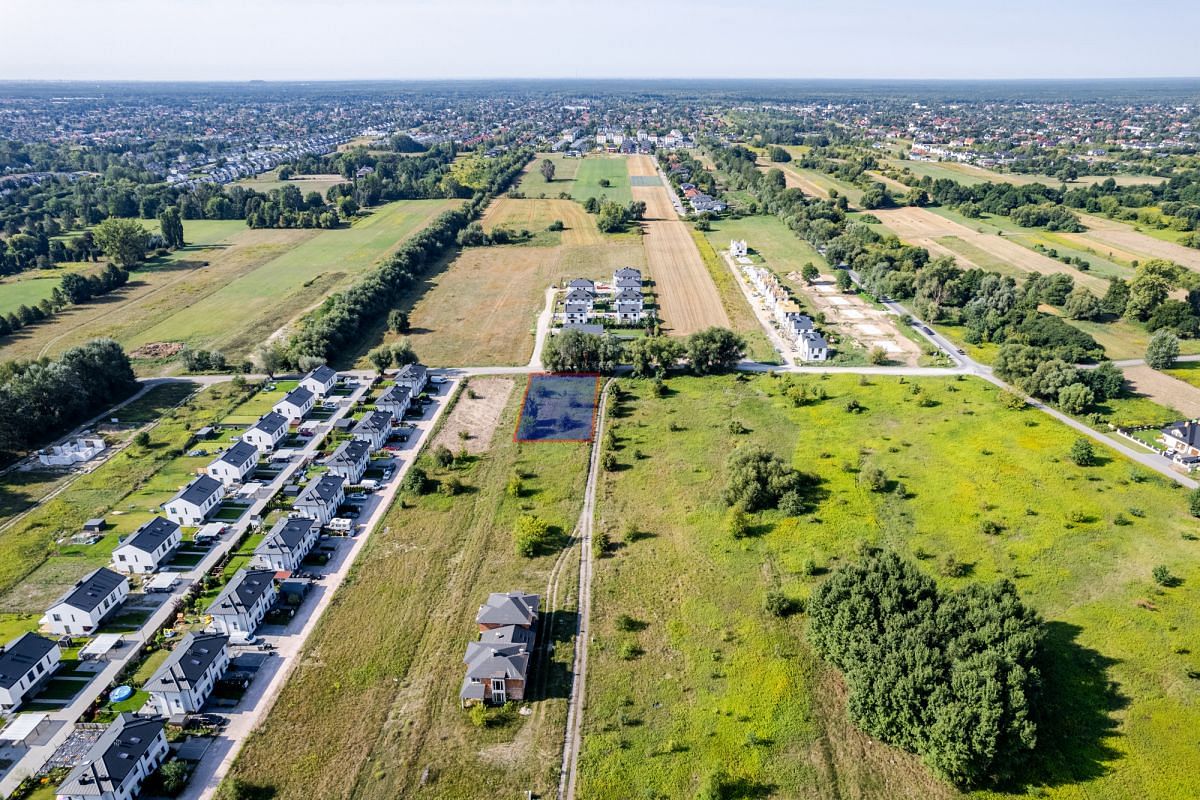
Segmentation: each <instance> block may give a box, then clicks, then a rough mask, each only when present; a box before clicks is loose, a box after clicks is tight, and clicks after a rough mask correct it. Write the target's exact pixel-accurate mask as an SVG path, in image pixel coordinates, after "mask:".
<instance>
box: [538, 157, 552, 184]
mask: <svg viewBox="0 0 1200 800" xmlns="http://www.w3.org/2000/svg"><path fill="white" fill-rule="evenodd" d="M538 169H539V170H540V171H541V173H542V177H543V178H545V179H546V183H553V182H554V162H553V161H551V160H550V159H548V158H543V159H542V163H541V166H539V167H538Z"/></svg>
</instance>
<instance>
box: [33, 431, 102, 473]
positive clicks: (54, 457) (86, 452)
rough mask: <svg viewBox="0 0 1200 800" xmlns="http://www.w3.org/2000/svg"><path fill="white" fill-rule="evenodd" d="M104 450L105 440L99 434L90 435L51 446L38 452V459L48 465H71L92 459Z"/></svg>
mask: <svg viewBox="0 0 1200 800" xmlns="http://www.w3.org/2000/svg"><path fill="white" fill-rule="evenodd" d="M102 452H104V440H103V439H101V438H99V437H98V436H88V437H83V438H80V439H72V440H71V441H69V442H63V443H62V444H56V445H54V446H53V447H49V448H47V449H45V450H43V451H41V452H40V453H38V461H41V462H42V463H43V464H45V465H46V466H47V467H69V466H71V465H72V464H82V463H83V462H84V461H91V460H92V459H93V458H95V457H96V456H98V455H100V454H101V453H102Z"/></svg>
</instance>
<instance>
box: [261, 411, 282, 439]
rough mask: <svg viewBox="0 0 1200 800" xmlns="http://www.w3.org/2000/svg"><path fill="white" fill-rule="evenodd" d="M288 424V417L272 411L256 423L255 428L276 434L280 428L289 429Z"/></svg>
mask: <svg viewBox="0 0 1200 800" xmlns="http://www.w3.org/2000/svg"><path fill="white" fill-rule="evenodd" d="M287 424H288V421H287V417H285V416H284V415H283V414H278V413H276V412H274V411H272V412H271V413H269V414H264V415H263V416H262V419H260V420H259V421H258V422H256V423H254V427H255V428H257V429H258V430H260V431H265V432H266V433H269V434H274V433H275V432H276V431H278V430H279V429H280V428H287Z"/></svg>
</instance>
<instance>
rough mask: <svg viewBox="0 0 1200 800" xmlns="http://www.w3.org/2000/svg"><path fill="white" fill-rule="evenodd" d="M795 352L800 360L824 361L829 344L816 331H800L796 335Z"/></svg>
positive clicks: (827, 355) (827, 353) (827, 354)
mask: <svg viewBox="0 0 1200 800" xmlns="http://www.w3.org/2000/svg"><path fill="white" fill-rule="evenodd" d="M796 352H797V353H798V354H799V356H800V360H801V361H824V360H825V359H827V358H829V344H828V343H827V342H826V341H825V337H823V336H822V335H821V334H819V333H817V332H816V331H812V330H808V331H801V333H800V335H799V336H797V337H796Z"/></svg>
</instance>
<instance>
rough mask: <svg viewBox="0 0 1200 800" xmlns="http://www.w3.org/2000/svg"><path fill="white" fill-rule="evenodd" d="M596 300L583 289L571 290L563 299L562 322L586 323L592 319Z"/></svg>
mask: <svg viewBox="0 0 1200 800" xmlns="http://www.w3.org/2000/svg"><path fill="white" fill-rule="evenodd" d="M595 305H596V298H595V297H593V296H592V293H591V292H588V291H585V290H583V289H572V290H570V291H569V292H567V296H566V297H565V298H564V299H563V310H562V321H563V322H565V323H568V324H569V323H572V322H587V321H588V320H589V319H591V318H592V313H593V311H594V309H595Z"/></svg>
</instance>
